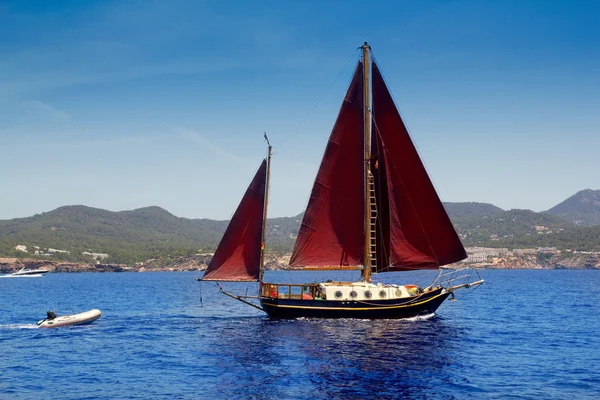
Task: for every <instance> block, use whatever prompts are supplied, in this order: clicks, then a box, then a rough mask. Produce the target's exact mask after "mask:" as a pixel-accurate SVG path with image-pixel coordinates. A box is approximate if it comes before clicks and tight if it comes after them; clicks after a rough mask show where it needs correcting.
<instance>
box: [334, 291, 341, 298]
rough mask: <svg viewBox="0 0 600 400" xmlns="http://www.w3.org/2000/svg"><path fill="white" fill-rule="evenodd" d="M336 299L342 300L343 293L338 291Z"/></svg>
mask: <svg viewBox="0 0 600 400" xmlns="http://www.w3.org/2000/svg"><path fill="white" fill-rule="evenodd" d="M335 298H336V299H341V298H342V291H341V290H338V291H337V292H335Z"/></svg>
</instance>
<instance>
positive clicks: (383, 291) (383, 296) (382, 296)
mask: <svg viewBox="0 0 600 400" xmlns="http://www.w3.org/2000/svg"><path fill="white" fill-rule="evenodd" d="M386 296H387V292H386V291H385V290H382V291H381V292H379V297H381V298H382V299H385V298H386Z"/></svg>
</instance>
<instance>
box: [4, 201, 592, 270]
mask: <svg viewBox="0 0 600 400" xmlns="http://www.w3.org/2000/svg"><path fill="white" fill-rule="evenodd" d="M445 206H446V209H447V210H448V212H449V214H450V217H451V219H452V221H453V223H454V225H455V227H456V229H457V231H458V233H459V235H460V236H461V239H462V241H463V243H464V244H465V245H466V246H473V245H485V246H494V247H511V248H515V247H516V248H518V247H535V246H540V247H548V246H550V247H557V248H563V249H579V250H591V249H595V248H597V247H598V246H600V227H598V226H596V227H578V226H576V225H574V224H572V223H570V222H568V221H566V220H564V219H562V218H560V217H557V216H555V215H551V214H548V213H536V212H533V211H529V210H509V211H503V210H502V209H500V208H498V207H496V206H494V205H492V204H485V203H445ZM301 220H302V214H299V215H297V216H295V217H284V218H270V219H269V221H268V224H267V247H266V248H267V252H269V253H275V254H283V253H288V252H290V251H291V249H292V247H293V244H294V240H295V238H296V235H297V233H298V228H299V226H300V222H301ZM226 227H227V221H215V220H210V219H188V218H179V217H176V216H175V215H173V214H171V213H169V212H168V211H166V210H164V209H162V208H160V207H145V208H140V209H137V210H132V211H120V212H112V211H107V210H102V209H97V208H91V207H86V206H65V207H60V208H57V209H56V210H53V211H49V212H46V213H42V214H37V215H34V216H33V217H28V218H17V219H12V220H4V221H0V256H11V257H13V256H16V257H30V256H31V255H32V253H33V252H34V251H36V250H37V251H40V252H42V253H45V254H48V253H49V252H51V250H49V249H56V250H63V251H68V252H69V253H66V252H65V253H61V252H53V253H52V255H51V256H48V255H44V256H42V257H45V258H51V259H62V260H70V261H85V262H91V261H93V259H92V257H91V256H89V255H84V254H82V253H84V252H88V253H105V254H108V258H106V259H103V260H102V261H103V262H108V263H125V264H133V263H136V262H141V261H144V260H147V259H151V258H161V259H169V258H173V257H179V256H192V255H194V254H197V253H198V252H201V253H206V252H212V251H214V250H215V248H216V246H217V244H218V243H219V240H220V239H221V237H222V235H223V233H224V232H225V229H226ZM17 245H25V246H27V250H28V252H27V253H25V252H22V251H19V250H16V249H15V246H17ZM34 246H37V247H38V248H37V249H36V248H35V247H34Z"/></svg>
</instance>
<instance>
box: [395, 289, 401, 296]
mask: <svg viewBox="0 0 600 400" xmlns="http://www.w3.org/2000/svg"><path fill="white" fill-rule="evenodd" d="M396 297H402V291H401V290H400V289H396Z"/></svg>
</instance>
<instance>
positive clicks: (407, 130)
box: [371, 50, 454, 260]
mask: <svg viewBox="0 0 600 400" xmlns="http://www.w3.org/2000/svg"><path fill="white" fill-rule="evenodd" d="M371 59H372V60H373V62H376V57H375V54H373V50H371ZM377 68H378V69H379V73H380V75H381V79H383V82H384V83H385V85H386V87H388V88H389V87H390V86H389V85H388V83H387V80H386V79H385V76H384V75H383V71H381V68H379V63H377ZM388 93H389V94H390V96H391V98H392V101H393V102H394V106H395V107H396V111H397V112H398V115H400V119H401V120H402V123H403V124H404V127H405V128H406V133H407V134H408V137H409V138H410V141H411V142H412V144H413V146H414V147H415V150H416V152H417V155H418V156H419V159H420V160H421V163H422V164H423V168H425V172H427V176H428V177H429V181H430V182H431V185H432V186H433V188H434V190H435V191H436V193H438V190H437V187H436V184H435V182H434V180H433V178H432V177H431V174H429V171H428V168H427V163H426V162H425V160H424V159H423V157H421V152H420V151H419V147H418V146H417V143H416V142H415V141H414V140H413V138H412V135H411V134H410V129H408V126H407V124H406V120H405V119H404V117H403V116H402V112H400V108H398V102H397V101H396V99H395V98H394V93H392V91H391V90H388ZM438 198H439V200H440V203H442V207H443V208H444V210H445V211H446V214H448V210H446V206H445V205H444V203H443V202H442V199H441V198H440V196H439V195H438ZM448 219H450V216H448ZM450 222H451V223H452V220H450ZM453 225H454V224H453ZM436 260H437V257H436Z"/></svg>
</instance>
